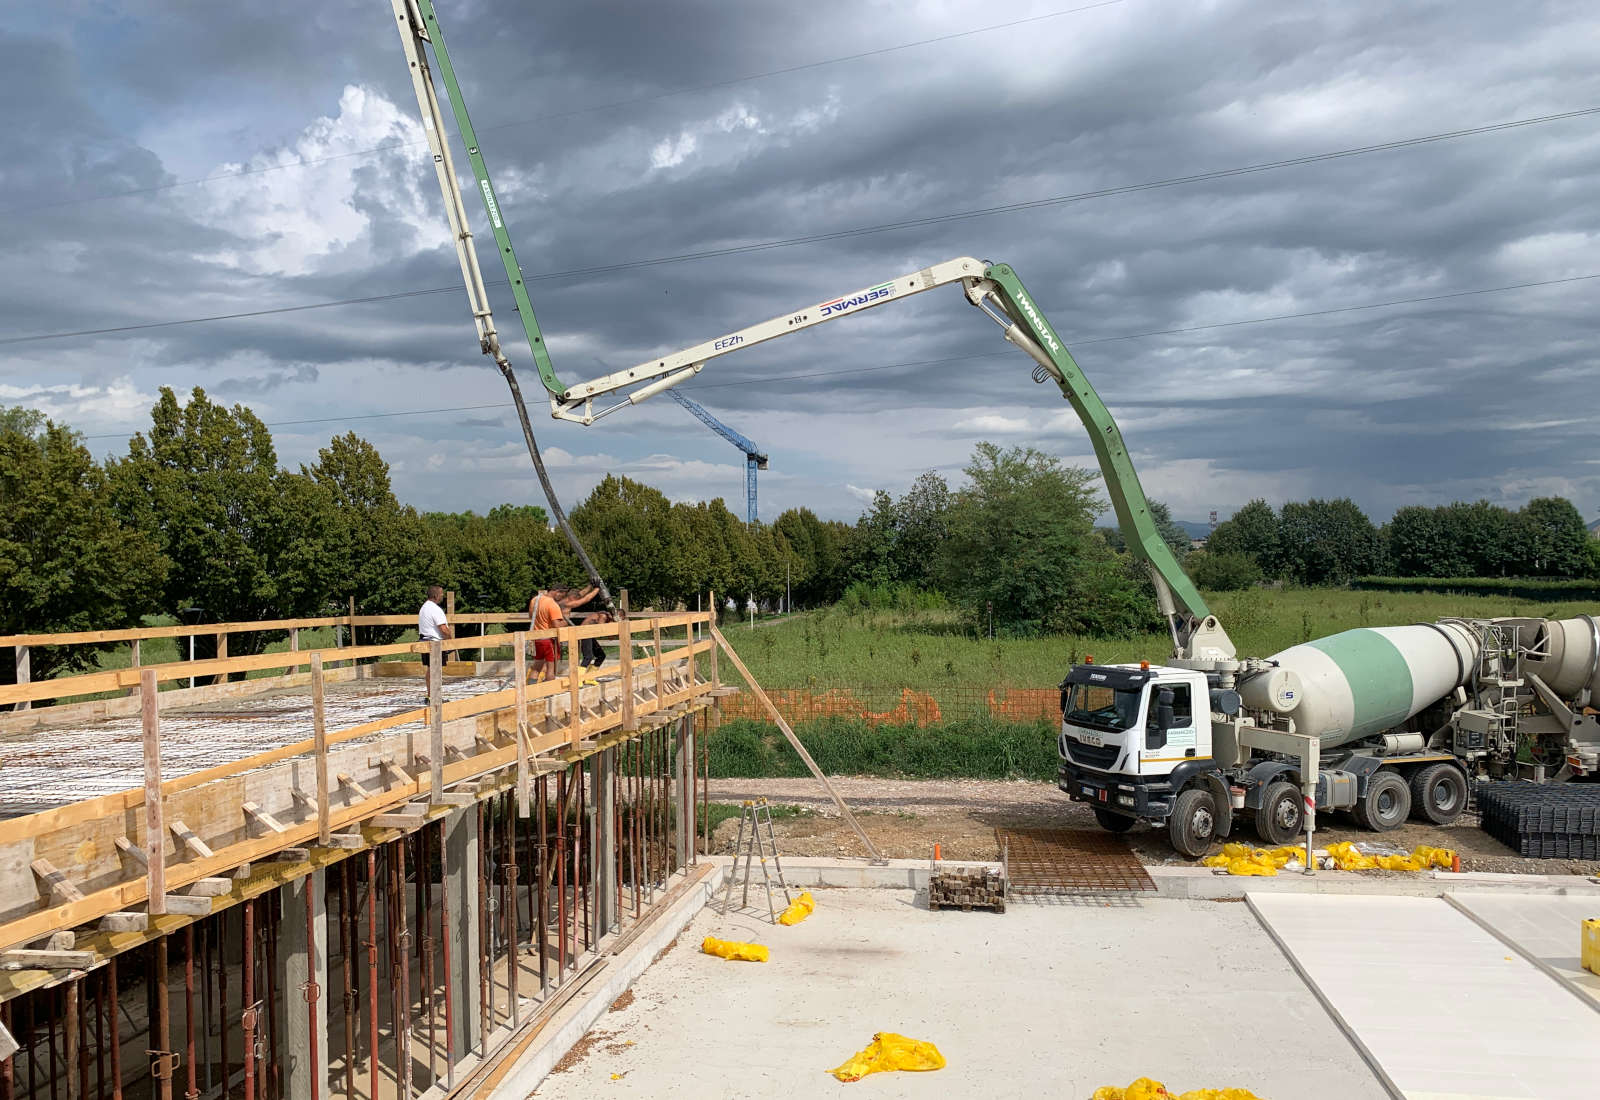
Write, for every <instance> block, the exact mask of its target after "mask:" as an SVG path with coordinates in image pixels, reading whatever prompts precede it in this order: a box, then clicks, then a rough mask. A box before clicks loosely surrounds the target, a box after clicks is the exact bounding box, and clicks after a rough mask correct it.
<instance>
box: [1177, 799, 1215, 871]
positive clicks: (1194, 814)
mask: <svg viewBox="0 0 1600 1100" xmlns="http://www.w3.org/2000/svg"><path fill="white" fill-rule="evenodd" d="M1167 835H1168V837H1169V838H1170V839H1171V841H1172V846H1173V847H1174V848H1176V849H1177V850H1178V853H1179V854H1180V855H1183V856H1187V857H1188V858H1189V859H1199V858H1200V857H1201V856H1203V855H1205V854H1206V852H1208V851H1209V850H1210V849H1211V842H1212V841H1214V840H1215V839H1216V837H1217V800H1216V798H1215V796H1213V795H1212V793H1211V792H1210V791H1209V790H1207V789H1205V788H1204V787H1190V788H1189V789H1188V790H1186V791H1184V792H1183V793H1182V794H1180V795H1178V797H1177V799H1176V800H1175V801H1174V802H1173V804H1172V817H1171V818H1170V819H1168V821H1167Z"/></svg>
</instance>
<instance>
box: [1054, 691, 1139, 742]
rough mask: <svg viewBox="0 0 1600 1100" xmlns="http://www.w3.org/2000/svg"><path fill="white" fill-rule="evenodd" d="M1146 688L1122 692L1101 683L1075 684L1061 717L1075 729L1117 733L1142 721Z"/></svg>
mask: <svg viewBox="0 0 1600 1100" xmlns="http://www.w3.org/2000/svg"><path fill="white" fill-rule="evenodd" d="M1141 693H1142V689H1137V688H1135V689H1130V690H1119V689H1116V688H1109V687H1104V686H1102V685H1099V684H1073V685H1072V690H1071V692H1070V693H1069V694H1068V696H1067V707H1066V710H1065V711H1063V712H1062V715H1061V717H1062V718H1063V719H1064V720H1065V721H1067V722H1070V723H1071V724H1073V725H1075V726H1088V727H1089V728H1091V729H1097V730H1106V731H1108V732H1112V733H1115V732H1117V731H1119V730H1126V729H1132V728H1133V725H1134V723H1135V722H1137V721H1138V720H1139V696H1140V694H1141Z"/></svg>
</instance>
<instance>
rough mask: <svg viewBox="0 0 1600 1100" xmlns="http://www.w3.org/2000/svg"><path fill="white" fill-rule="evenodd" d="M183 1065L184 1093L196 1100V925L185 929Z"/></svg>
mask: <svg viewBox="0 0 1600 1100" xmlns="http://www.w3.org/2000/svg"><path fill="white" fill-rule="evenodd" d="M183 948H184V951H183V956H184V957H183V1049H184V1057H183V1064H184V1069H185V1076H186V1077H187V1079H188V1082H189V1088H188V1090H187V1091H185V1092H184V1096H185V1097H187V1100H196V1097H198V1096H199V1095H200V1088H199V1082H198V1081H197V1080H196V1079H195V1064H194V1063H195V1053H194V925H192V924H190V925H185V926H184V929H183Z"/></svg>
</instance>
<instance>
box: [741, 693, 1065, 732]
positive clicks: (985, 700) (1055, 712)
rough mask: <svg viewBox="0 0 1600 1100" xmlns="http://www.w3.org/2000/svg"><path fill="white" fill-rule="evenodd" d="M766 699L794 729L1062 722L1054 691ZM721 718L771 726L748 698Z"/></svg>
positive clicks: (806, 695) (777, 696) (789, 695)
mask: <svg viewBox="0 0 1600 1100" xmlns="http://www.w3.org/2000/svg"><path fill="white" fill-rule="evenodd" d="M767 695H768V696H769V697H770V698H771V699H772V702H773V703H774V704H775V705H776V706H777V708H778V711H779V713H781V714H782V715H783V717H784V720H785V721H787V722H789V723H790V724H791V725H795V724H798V723H802V722H815V721H818V720H821V719H829V718H845V719H850V720H854V721H859V722H864V723H866V724H867V725H870V726H932V725H938V724H939V723H941V722H951V721H970V720H972V719H985V718H986V719H995V720H998V721H1003V722H1052V723H1053V722H1058V721H1060V719H1061V701H1060V700H1061V693H1060V690H1059V689H1058V688H1055V687H1017V686H1013V685H1009V684H997V685H993V686H988V687H975V686H972V685H952V686H950V687H938V688H911V687H898V686H894V685H882V684H873V685H829V686H818V685H808V686H806V687H795V688H782V687H778V688H768V689H767ZM723 716H724V718H728V719H735V718H752V719H756V720H757V721H763V722H765V721H770V717H769V715H768V714H767V711H766V710H765V708H764V707H763V706H762V705H761V703H760V702H759V701H757V700H756V699H755V698H753V697H751V696H749V695H741V696H736V697H734V698H731V699H728V700H726V701H725V702H724V703H723Z"/></svg>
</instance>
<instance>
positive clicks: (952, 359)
mask: <svg viewBox="0 0 1600 1100" xmlns="http://www.w3.org/2000/svg"><path fill="white" fill-rule="evenodd" d="M1590 279H1600V272H1594V273H1592V274H1589V275H1569V276H1565V277H1563V278H1559V279H1541V280H1538V281H1536V282H1526V283H1508V284H1507V285H1505V286H1491V287H1483V288H1481V289H1478V290H1455V291H1449V292H1447V293H1443V294H1425V295H1420V296H1417V297H1412V298H1392V299H1390V300H1388V301H1384V302H1367V303H1365V304H1363V305H1357V306H1335V307H1332V308H1329V309H1312V310H1306V311H1304V312H1301V313H1275V314H1272V315H1271V316H1267V317H1246V318H1242V319H1240V320H1237V321H1216V322H1213V323H1211V324H1204V325H1185V326H1183V327H1181V328H1161V329H1147V330H1145V331H1144V332H1128V333H1123V334H1122V335H1120V336H1095V337H1087V338H1085V339H1081V340H1079V339H1074V338H1071V337H1065V338H1064V339H1065V340H1066V342H1067V343H1068V344H1069V345H1071V346H1072V347H1075V348H1081V347H1086V346H1088V345H1091V344H1111V343H1115V342H1117V341H1119V340H1143V339H1146V338H1148V337H1151V336H1174V335H1181V334H1184V333H1191V332H1205V331H1207V330H1211V329H1223V328H1237V327H1240V326H1242V325H1263V324H1269V323H1271V322H1274V321H1294V320H1301V319H1304V318H1308V317H1328V316H1332V315H1335V314H1340V313H1359V312H1362V311H1365V310H1372V309H1389V308H1392V307H1394V306H1405V305H1417V304H1421V303H1426V302H1440V301H1445V300H1447V299H1451V298H1470V297H1474V296H1477V295H1482V294H1500V293H1504V292H1506V291H1512V290H1527V289H1530V288H1534V287H1545V286H1560V285H1562V284H1565V283H1580V282H1584V281H1587V280H1590ZM1013 354H1015V353H1014V352H1013V351H1011V350H1010V349H1006V350H1003V351H992V352H978V353H975V354H973V355H949V356H944V357H942V358H939V359H912V360H907V361H906V362H902V363H885V364H881V365H879V366H876V367H843V368H841V369H839V370H824V371H807V372H805V373H801V374H771V375H762V376H760V377H757V378H738V379H733V380H732V381H728V382H701V383H699V384H697V385H692V386H691V385H684V386H683V387H682V388H683V389H684V390H715V389H721V388H724V387H727V386H755V385H764V384H766V383H770V382H793V381H801V380H804V379H808V378H831V377H834V376H836V375H841V374H871V373H874V372H877V371H886V370H900V369H903V368H905V367H932V366H941V365H943V364H945V363H970V362H974V361H976V360H980V359H1001V358H1005V357H1007V356H1011V355H1013ZM602 366H604V364H602ZM511 408H515V406H514V405H512V404H511V403H510V402H497V403H494V404H489V405H457V406H455V407H453V408H442V409H441V408H432V409H411V410H407V411H405V412H386V413H356V414H353V415H350V416H321V417H313V418H311V419H306V420H279V421H275V422H273V423H271V424H268V425H266V426H267V427H269V428H287V427H292V426H296V425H302V424H333V423H343V422H345V421H349V420H384V419H389V418H391V417H403V416H435V415H439V414H443V413H458V412H478V411H482V410H485V409H511ZM137 430H138V429H129V430H128V431H122V432H102V433H100V434H98V435H86V436H84V437H83V438H84V439H117V438H120V437H122V436H124V435H128V434H131V432H132V431H137Z"/></svg>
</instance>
